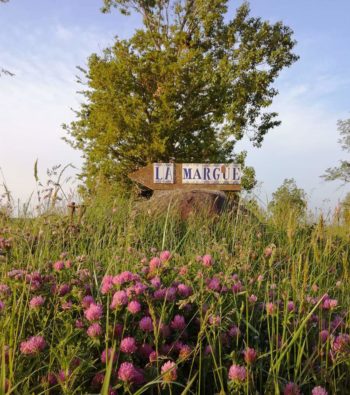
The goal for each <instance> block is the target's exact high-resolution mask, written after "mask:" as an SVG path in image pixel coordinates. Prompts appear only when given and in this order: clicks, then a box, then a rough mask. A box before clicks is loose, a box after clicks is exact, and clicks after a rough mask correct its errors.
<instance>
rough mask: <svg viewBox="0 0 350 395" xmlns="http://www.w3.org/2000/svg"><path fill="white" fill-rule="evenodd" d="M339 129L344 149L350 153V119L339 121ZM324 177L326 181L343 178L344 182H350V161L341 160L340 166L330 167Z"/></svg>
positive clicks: (340, 141) (340, 140)
mask: <svg viewBox="0 0 350 395" xmlns="http://www.w3.org/2000/svg"><path fill="white" fill-rule="evenodd" d="M338 130H339V132H340V139H339V143H340V144H341V146H342V149H343V150H344V151H346V152H348V153H350V119H346V120H344V121H341V120H340V121H338ZM322 177H323V178H324V179H325V180H326V181H334V180H341V181H343V182H344V183H348V182H350V161H349V160H341V161H340V165H339V166H338V167H332V168H328V169H327V170H326V173H325V174H324V175H323V176H322Z"/></svg>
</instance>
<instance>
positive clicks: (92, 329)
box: [86, 322, 102, 337]
mask: <svg viewBox="0 0 350 395" xmlns="http://www.w3.org/2000/svg"><path fill="white" fill-rule="evenodd" d="M86 333H87V335H88V336H89V337H99V336H101V334H102V328H101V325H100V324H98V323H97V322H95V323H93V324H91V325H90V326H89V327H88V329H87V331H86Z"/></svg>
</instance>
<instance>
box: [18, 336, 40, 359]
mask: <svg viewBox="0 0 350 395" xmlns="http://www.w3.org/2000/svg"><path fill="white" fill-rule="evenodd" d="M45 347H46V342H45V339H44V338H43V337H42V336H32V337H30V338H29V339H28V340H26V341H23V342H22V343H21V345H20V350H21V353H22V354H25V355H34V354H38V353H39V352H40V351H42V350H44V348H45Z"/></svg>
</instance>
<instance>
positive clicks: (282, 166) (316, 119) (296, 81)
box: [0, 0, 350, 207]
mask: <svg viewBox="0 0 350 395" xmlns="http://www.w3.org/2000/svg"><path fill="white" fill-rule="evenodd" d="M101 3H102V2H100V1H98V0H75V1H71V0H50V1H49V2H48V1H47V0H33V1H28V0H11V2H9V3H7V4H3V5H1V6H0V65H1V67H4V68H6V69H8V70H10V71H11V72H13V73H15V76H14V77H9V76H2V77H1V78H0V167H1V170H2V172H3V174H4V176H5V178H6V182H7V184H8V186H9V188H10V190H12V192H13V193H14V196H15V197H16V198H20V199H21V200H22V201H23V200H26V199H27V198H28V197H29V195H30V193H31V192H32V191H33V190H34V177H33V166H34V162H35V160H36V158H39V173H42V174H44V173H45V170H46V168H48V167H52V166H53V165H55V164H57V163H62V164H66V163H69V162H72V163H73V164H74V165H75V166H76V167H78V168H79V166H80V164H81V159H80V155H79V153H78V152H76V151H74V150H72V149H71V148H70V147H69V146H68V145H67V144H66V143H64V142H63V141H62V140H61V137H62V136H64V131H63V130H62V128H61V124H62V123H64V122H65V123H67V122H69V121H70V120H72V119H73V118H74V113H73V112H72V111H71V108H77V107H78V103H79V102H80V101H81V100H82V98H81V97H80V96H79V95H78V94H77V93H76V91H77V90H79V89H81V86H80V85H79V84H77V83H76V75H77V74H78V70H77V69H76V66H77V65H79V66H82V67H84V65H85V64H86V60H87V57H88V56H89V55H90V54H91V53H92V52H97V53H100V52H101V51H102V49H103V48H105V47H106V46H108V45H110V44H112V43H113V38H114V36H116V35H117V36H118V37H121V38H123V37H125V38H126V37H129V36H130V35H131V34H132V33H133V31H134V29H135V28H137V27H139V26H140V21H139V19H138V17H136V16H131V17H125V16H122V15H120V14H119V13H117V12H113V13H111V14H107V15H106V14H102V13H100V11H99V9H100V6H101ZM239 4H241V1H232V2H231V3H230V11H231V13H232V12H234V9H235V8H236V7H237V6H238V5H239ZM250 4H251V9H252V14H253V15H254V16H261V17H262V18H264V19H268V20H270V21H272V22H274V21H278V20H282V21H283V22H284V23H285V24H287V25H289V26H290V27H291V28H292V29H293V30H294V32H295V38H296V40H297V41H298V44H297V46H296V48H295V52H296V53H297V54H298V55H300V60H299V61H298V62H297V63H295V64H294V65H293V66H292V67H291V68H289V69H286V70H284V71H283V72H282V73H281V75H280V77H279V79H278V80H277V84H276V86H277V88H278V89H279V92H280V93H279V95H278V96H277V97H276V98H275V100H274V105H273V110H275V111H277V112H279V119H281V120H282V125H281V126H279V127H278V128H276V129H274V130H272V131H271V132H270V133H269V134H268V135H267V136H266V138H265V141H264V143H263V145H262V148H260V149H257V148H252V147H251V144H250V143H248V142H247V141H243V142H241V143H240V144H239V147H238V148H242V147H243V148H246V149H248V159H247V164H248V165H251V166H254V167H255V169H256V173H257V179H258V181H260V182H261V185H260V187H259V188H258V190H257V193H258V195H259V197H260V199H261V200H262V201H263V202H266V200H267V199H268V198H269V197H270V196H271V193H272V192H273V191H274V190H276V188H277V187H278V186H279V185H281V184H282V182H283V180H284V179H285V178H294V179H295V180H296V182H297V185H298V186H299V187H301V188H304V189H305V190H306V192H307V193H308V195H309V196H310V201H311V202H312V204H313V206H314V207H320V206H324V207H330V206H332V205H335V204H336V203H337V201H338V200H339V199H341V198H342V197H343V196H345V194H346V192H347V191H349V186H347V187H345V188H339V187H340V183H337V182H335V183H327V182H325V181H324V180H322V179H321V178H320V177H319V176H320V175H322V174H323V173H324V170H325V169H326V168H328V167H332V166H335V165H337V162H338V160H339V159H340V158H342V155H343V153H342V152H341V147H340V146H339V144H338V143H337V140H338V131H337V124H336V123H337V120H338V119H344V118H349V117H350V103H349V96H348V92H349V88H350V76H349V74H348V70H349V68H350V54H349V52H348V41H349V36H350V33H349V29H348V20H347V17H348V15H349V13H350V3H349V2H348V1H347V0H339V1H337V2H336V3H331V2H329V1H328V0H309V1H307V2H305V1H303V0H296V1H293V2H287V1H284V2H281V1H279V0H253V1H251V2H250Z"/></svg>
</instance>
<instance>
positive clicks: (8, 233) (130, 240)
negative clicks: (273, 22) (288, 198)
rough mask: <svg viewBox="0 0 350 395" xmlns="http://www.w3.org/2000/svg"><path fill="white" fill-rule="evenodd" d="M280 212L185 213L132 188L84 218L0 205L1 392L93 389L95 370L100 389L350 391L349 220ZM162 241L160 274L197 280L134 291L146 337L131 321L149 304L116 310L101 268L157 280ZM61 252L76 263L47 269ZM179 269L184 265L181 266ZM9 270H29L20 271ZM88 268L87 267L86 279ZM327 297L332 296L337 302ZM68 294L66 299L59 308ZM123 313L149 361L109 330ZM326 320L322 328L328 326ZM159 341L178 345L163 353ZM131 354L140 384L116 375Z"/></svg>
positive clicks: (99, 202)
mask: <svg viewBox="0 0 350 395" xmlns="http://www.w3.org/2000/svg"><path fill="white" fill-rule="evenodd" d="M284 215H285V221H282V222H281V221H278V226H276V221H275V219H274V218H270V217H269V216H268V215H267V214H266V213H262V212H260V213H258V214H255V215H253V214H249V213H248V212H247V211H246V210H241V211H238V212H237V211H233V212H231V213H230V212H228V213H226V214H225V215H222V216H220V217H218V218H208V217H207V216H205V215H200V214H196V215H193V216H192V217H190V218H189V219H188V220H187V221H182V220H181V219H179V218H178V217H177V216H176V215H175V214H174V213H173V212H172V210H171V207H170V208H169V210H168V211H167V212H163V213H160V214H155V213H152V214H149V213H147V211H144V210H137V209H135V202H134V201H133V200H131V199H130V200H129V199H123V198H120V199H117V200H110V201H108V200H107V199H106V198H104V199H96V200H95V201H92V202H91V203H90V204H89V205H88V207H87V210H86V213H85V215H84V217H83V220H82V222H81V224H80V225H79V226H78V225H74V224H72V223H71V222H70V218H69V215H68V214H67V215H62V214H60V215H56V214H51V215H41V216H39V217H36V218H25V217H22V218H16V219H13V218H12V219H11V218H8V217H5V216H4V217H0V236H1V237H2V239H1V242H0V249H1V256H0V259H1V264H0V284H6V285H8V286H9V287H10V290H11V295H9V294H7V293H6V292H5V291H4V289H3V291H2V293H1V292H0V300H1V301H3V303H4V307H3V309H2V311H1V312H0V333H1V336H0V347H1V349H2V352H1V359H0V361H1V374H0V394H5V393H6V394H10V393H13V394H49V393H62V394H83V393H93V392H92V391H93V390H92V389H91V388H92V386H91V381H92V380H93V377H94V376H95V375H96V374H97V373H101V374H102V375H103V381H102V383H101V387H100V388H99V389H96V390H95V393H100V391H101V393H103V394H108V393H112V391H113V390H116V391H118V393H137V394H141V393H150V394H158V393H161V394H163V393H164V394H166V393H169V394H171V393H172V394H177V393H183V394H185V393H188V394H214V393H221V394H224V393H237V394H238V393H245V394H256V393H259V394H278V393H283V391H284V389H285V387H286V384H287V383H289V382H293V383H296V384H297V385H298V386H299V387H300V388H301V391H302V393H305V394H309V393H311V390H312V389H313V388H314V387H315V386H317V385H320V386H323V387H324V388H326V389H327V391H328V393H329V394H345V393H348V391H349V390H348V388H350V374H349V373H350V371H349V368H350V358H349V355H350V354H349V351H350V341H349V343H347V338H346V337H344V336H343V335H344V334H347V333H349V329H350V328H349V327H350V322H349V306H350V291H349V289H350V288H349V285H350V284H349V263H350V258H349V253H350V248H349V231H348V229H346V227H344V226H342V225H341V224H338V223H337V224H334V225H333V224H325V223H324V221H323V219H320V220H319V221H318V223H315V224H312V225H311V224H308V223H307V221H304V220H302V221H301V220H300V219H298V220H297V219H296V218H295V217H293V213H291V212H290V211H288V212H285V213H284ZM162 250H169V251H171V253H172V258H171V260H170V261H167V262H165V263H164V264H163V265H162V267H161V268H159V269H157V273H156V274H157V275H159V276H160V278H161V281H162V284H163V285H164V286H166V287H171V286H174V284H175V286H176V284H178V283H179V282H183V283H185V284H187V285H188V286H191V287H192V291H193V293H192V295H191V296H189V297H187V298H182V299H181V298H179V297H178V296H177V297H176V299H175V300H174V301H169V300H166V298H165V299H164V300H163V301H156V300H154V299H153V298H152V294H148V293H145V294H144V295H141V296H139V300H140V301H142V306H143V314H148V315H149V316H150V317H152V321H153V323H154V330H153V332H152V335H147V336H144V335H142V334H141V333H139V331H138V326H137V325H138V324H137V323H138V320H139V319H140V318H141V317H142V315H139V316H133V315H132V314H130V313H128V312H127V311H126V310H118V311H117V312H116V311H112V310H111V309H110V307H109V306H110V303H111V298H112V296H113V293H112V294H107V295H102V294H101V292H100V288H101V281H102V278H103V276H105V275H106V274H110V275H116V274H118V273H121V272H123V271H126V270H128V271H131V272H133V273H138V274H139V275H140V276H141V277H142V278H143V279H144V280H145V281H149V280H150V279H151V278H152V273H149V272H147V271H146V270H145V268H147V267H148V266H147V265H148V261H149V259H150V258H151V257H152V256H155V255H159V252H160V251H162ZM205 254H210V255H211V256H212V257H213V262H214V263H213V264H212V265H211V266H208V267H206V266H205V265H203V261H201V260H200V259H199V258H196V257H197V256H203V255H205ZM143 258H147V259H148V261H147V262H146V263H145V259H143ZM66 259H69V260H71V262H72V265H71V267H70V268H68V269H64V270H62V271H59V272H57V271H56V272H54V271H53V270H52V264H53V263H54V262H55V261H59V260H63V261H64V260H66ZM181 268H186V274H183V275H182V274H180V272H181ZM13 269H21V270H24V271H25V273H22V274H18V275H17V276H14V275H13V273H12V275H11V271H12V270H13ZM33 272H40V273H41V275H42V276H46V277H45V278H47V279H48V280H47V282H48V284H46V283H45V281H46V280H45V281H42V284H40V286H38V288H37V289H36V288H35V286H34V287H33V283H34V281H35V280H34V279H33V278H34V277H33ZM9 273H10V274H9ZM82 273H85V274H86V273H87V274H86V276H87V277H86V279H84V280H81V276H82ZM28 275H29V277H28ZM79 276H80V277H79ZM16 277H17V278H16ZM79 278H80V279H79ZM212 279H217V280H218V281H219V283H220V286H219V288H217V289H216V288H215V287H211V286H210V281H211V280H212ZM52 284H56V286H59V285H62V284H69V285H70V292H69V293H68V294H67V295H65V296H59V295H58V294H57V292H55V291H54V290H53V288H52ZM85 291H88V292H87V293H91V294H92V296H93V297H94V299H95V301H96V303H100V304H101V305H102V306H103V309H104V312H103V318H102V319H101V320H100V322H101V325H102V327H103V335H101V336H100V337H98V338H91V337H88V336H87V335H86V325H87V323H85V327H84V328H83V329H79V330H78V329H77V328H76V319H78V318H79V317H80V318H81V319H82V320H83V319H84V312H83V308H82V307H81V300H82V298H83V296H84V292H85ZM325 294H327V295H328V296H325ZM35 295H43V296H44V297H45V305H44V306H45V307H44V308H39V309H30V308H29V302H30V300H31V298H32V297H33V296H35ZM255 297H256V299H257V300H256V301H255ZM327 300H328V302H327ZM329 300H336V301H337V303H335V302H333V304H332V306H331V307H329V305H327V303H328V304H329ZM325 301H326V303H325ZM66 302H71V303H72V306H71V307H70V308H67V309H63V308H62V305H64V303H66ZM269 304H270V305H269ZM186 306H187V307H188V309H187V307H186ZM269 308H270V311H269ZM181 312H183V313H181ZM179 313H181V314H184V316H185V318H186V329H185V330H184V331H183V333H182V332H181V331H178V332H176V331H173V333H172V334H171V339H172V343H171V344H172V345H171V347H170V345H169V344H167V340H166V339H164V336H162V335H161V324H162V323H167V324H169V323H170V322H171V320H172V319H173V318H174V315H175V314H179ZM120 322H122V323H124V329H123V334H122V337H125V336H126V335H127V336H135V337H136V340H137V342H138V343H139V344H142V343H143V342H147V343H150V344H151V345H152V347H153V349H154V351H156V352H157V353H158V356H159V358H157V359H156V362H155V363H150V362H149V361H144V360H142V358H141V357H139V356H138V355H136V354H135V355H134V354H133V355H131V356H130V355H128V356H125V355H124V354H123V353H121V352H120V339H119V338H118V337H117V336H115V334H114V333H112V332H111V327H114V326H115V324H116V323H120ZM232 328H236V329H232ZM230 330H231V332H230ZM325 330H326V331H328V332H327V333H328V336H327V339H326V340H325V341H324V340H323V339H322V338H321V337H320V332H322V331H325ZM234 331H236V332H234ZM237 331H239V332H237ZM237 333H238V334H237ZM324 333H325V332H324ZM34 335H43V336H44V338H45V341H46V343H47V347H46V348H45V350H43V351H42V352H40V353H39V354H36V355H23V353H21V349H20V344H21V342H23V341H25V340H26V339H28V338H29V337H30V336H34ZM339 336H343V338H344V341H343V343H344V344H343V343H342V344H341V345H339V344H338V343H339V342H340V341H342V339H343V338H339ZM337 339H338V340H337ZM180 341H181V343H183V344H187V343H188V345H189V346H190V353H189V355H188V356H187V357H186V358H181V357H180V356H179V355H178V351H176V352H175V348H176V344H177V343H179V342H180ZM337 341H338V343H336V342H337ZM164 344H167V345H168V346H169V347H170V351H169V352H168V354H166V352H165V351H164V348H165V347H164ZM169 347H168V348H169ZM248 347H249V348H254V350H255V351H256V352H257V358H256V360H254V361H252V363H248V362H246V361H245V360H244V357H243V354H242V352H243V351H244V350H246V349H247V348H248ZM108 348H112V349H113V350H114V351H113V356H114V355H115V356H116V357H117V360H116V361H114V360H113V356H112V357H111V358H110V359H109V360H107V362H106V363H102V362H101V360H100V356H101V353H102V351H103V350H107V349H108ZM168 360H171V361H174V362H175V364H176V370H177V372H178V374H177V378H176V380H173V381H171V380H170V381H167V380H165V377H166V374H165V373H164V372H163V373H162V370H161V367H162V365H163V364H164V362H166V361H168ZM125 361H129V362H133V363H134V364H135V365H138V368H142V369H143V374H144V377H145V379H146V381H144V382H143V383H142V384H140V385H132V384H131V383H125V382H124V383H123V382H122V380H118V369H119V367H120V365H121V363H122V362H125ZM233 364H236V365H239V366H243V367H245V369H246V372H247V378H246V379H245V380H241V381H240V380H238V379H232V377H231V378H230V377H229V368H230V366H232V365H233ZM49 373H51V374H52V375H53V376H52V377H54V379H52V383H51V384H50V383H49V381H50V380H49V381H48V380H47V376H48V374H49ZM57 378H58V379H57ZM291 393H292V392H291Z"/></svg>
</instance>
